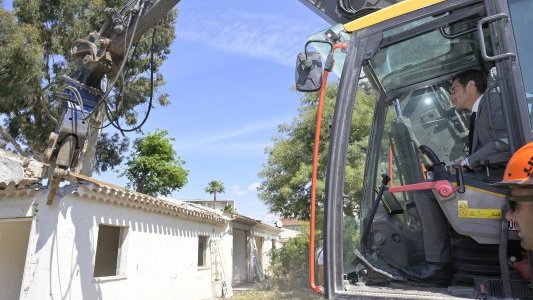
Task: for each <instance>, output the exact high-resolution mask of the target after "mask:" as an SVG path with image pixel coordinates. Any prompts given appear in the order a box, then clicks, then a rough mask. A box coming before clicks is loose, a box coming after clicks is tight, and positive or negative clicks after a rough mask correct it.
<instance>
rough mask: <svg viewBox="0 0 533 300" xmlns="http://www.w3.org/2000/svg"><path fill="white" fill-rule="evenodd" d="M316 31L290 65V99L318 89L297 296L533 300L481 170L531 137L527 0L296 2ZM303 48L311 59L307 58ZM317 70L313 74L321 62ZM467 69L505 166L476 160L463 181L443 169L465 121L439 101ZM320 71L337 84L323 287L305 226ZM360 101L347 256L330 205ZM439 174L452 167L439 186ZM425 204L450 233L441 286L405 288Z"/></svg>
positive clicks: (456, 154) (531, 7)
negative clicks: (498, 120)
mask: <svg viewBox="0 0 533 300" xmlns="http://www.w3.org/2000/svg"><path fill="white" fill-rule="evenodd" d="M301 2H303V3H305V4H306V5H307V6H308V7H310V8H311V9H312V10H313V11H315V12H316V13H317V14H318V15H320V16H321V17H323V18H324V19H325V20H327V21H328V22H330V24H331V25H332V27H331V28H328V29H326V30H323V31H321V32H318V33H316V34H314V35H312V36H311V37H310V39H309V41H308V42H307V44H306V45H305V51H304V52H302V53H300V54H298V57H297V62H296V88H297V89H298V90H299V91H302V92H315V91H319V108H318V115H317V131H316V132H317V133H316V134H317V136H315V143H316V145H315V153H314V155H315V156H314V157H315V162H314V165H313V178H312V197H311V207H310V211H311V219H312V221H311V225H310V227H311V234H310V236H311V237H310V239H311V241H310V250H309V256H310V261H309V263H310V265H311V270H310V285H311V288H313V290H314V291H316V292H319V293H323V294H324V296H325V297H326V298H327V299H458V298H469V299H471V298H475V299H517V298H518V299H533V291H532V290H531V288H530V286H533V285H531V283H530V282H528V281H530V280H531V271H528V270H532V268H531V257H532V256H531V255H529V257H530V259H527V258H528V253H527V251H525V250H524V249H522V248H521V247H520V245H519V241H518V240H519V237H518V236H517V234H516V227H515V225H514V224H512V223H510V222H508V221H507V220H506V219H505V213H506V209H507V206H506V201H505V196H506V193H507V191H506V190H504V189H500V188H497V187H495V186H494V185H493V183H495V182H496V181H498V178H497V175H496V174H495V172H494V170H495V168H494V166H496V165H499V166H505V163H506V161H507V160H508V158H509V155H510V154H512V153H514V152H515V151H516V150H517V149H519V148H520V147H521V146H522V145H524V144H526V143H528V142H530V141H531V140H532V139H533V135H532V128H533V127H532V126H533V54H532V52H531V48H532V47H533V38H532V37H531V34H530V33H528V31H529V30H531V28H533V17H531V16H532V13H533V1H523V0H485V1H483V0H460V1H459V0H404V1H357V0H338V1H327V0H301ZM309 45H313V46H314V48H315V49H316V51H310V50H308V49H307V48H308V47H309ZM323 62H324V63H323ZM468 69H477V70H480V71H483V72H484V73H486V74H488V75H487V81H488V86H489V87H488V89H487V91H486V92H485V93H488V94H489V96H493V97H498V98H499V101H500V102H501V105H502V110H503V115H504V119H505V127H506V130H507V141H506V142H507V144H508V146H507V147H508V149H507V151H508V153H507V155H500V156H490V155H487V157H486V161H485V164H484V166H482V168H481V170H482V171H481V172H479V175H478V176H477V177H476V176H467V174H466V173H464V174H463V172H462V171H461V168H460V167H459V166H458V165H457V162H458V161H461V160H462V159H463V158H464V157H466V156H467V155H468V152H466V151H465V147H464V146H465V145H466V144H467V141H468V135H469V132H468V131H469V126H468V120H469V113H466V112H459V111H457V110H455V108H454V105H453V103H452V102H451V98H450V96H451V95H450V91H451V88H452V87H451V81H452V78H453V76H454V75H456V74H458V73H460V72H462V71H464V70H468ZM330 72H335V73H336V74H337V76H338V77H339V79H338V84H336V85H335V86H336V87H337V98H336V101H335V112H334V116H333V120H332V126H331V131H330V138H329V149H327V151H328V161H327V166H326V168H327V172H326V178H325V181H326V190H325V203H324V228H323V245H324V262H325V283H324V285H323V286H318V285H317V284H315V282H314V271H313V265H314V258H313V256H314V250H313V247H314V242H315V241H314V230H315V225H314V221H313V219H314V217H315V214H316V192H315V188H314V186H315V185H316V176H317V164H318V162H317V157H318V151H319V147H318V141H319V140H320V137H319V135H320V123H321V118H322V117H321V115H320V112H321V105H322V102H323V97H324V92H325V88H326V85H327V78H328V75H329V74H330ZM359 93H367V94H368V95H371V96H372V97H373V99H374V100H375V101H374V108H373V121H372V128H371V132H370V133H369V140H368V146H367V149H366V161H365V171H364V180H363V186H362V196H361V198H360V199H351V200H354V201H357V203H358V205H359V210H358V217H357V218H356V220H357V222H359V228H360V238H359V239H358V240H357V243H358V245H356V246H357V250H355V251H350V252H347V251H345V250H344V249H350V248H351V247H346V246H347V245H345V244H344V243H346V241H350V240H353V239H350V238H345V234H350V233H348V232H344V231H343V228H345V226H344V225H345V222H349V221H350V220H352V219H350V218H348V217H347V215H346V214H345V210H344V203H345V201H346V197H347V195H351V194H353V193H351V191H349V190H347V189H348V186H351V185H347V184H346V182H347V180H348V177H347V176H346V167H347V166H348V164H349V163H350V160H349V157H348V155H347V153H348V151H347V149H348V146H349V143H350V134H351V124H352V117H353V118H357V115H356V114H354V108H356V107H357V105H358V104H359V103H358V102H357V101H356V99H357V98H358V97H357V95H358V94H359ZM451 169H455V170H456V171H455V172H454V173H455V174H453V175H452V172H450V170H451ZM420 191H426V192H430V193H432V194H433V196H434V198H435V201H437V203H438V206H439V208H440V209H441V210H442V212H443V213H444V216H445V218H446V220H447V222H448V225H449V230H450V234H451V242H450V243H451V252H452V256H453V258H452V260H453V267H454V268H453V269H454V271H453V278H452V281H451V284H450V285H447V286H444V287H443V286H435V285H432V284H429V283H425V282H414V281H410V280H407V279H406V278H405V277H404V276H402V273H401V272H399V270H400V269H402V268H405V267H409V266H414V265H417V264H419V263H421V262H423V261H424V240H423V235H422V233H423V230H424V228H423V226H422V224H421V221H420V215H421V214H423V213H424V211H419V210H417V207H416V204H415V201H414V199H415V197H417V193H419V192H420Z"/></svg>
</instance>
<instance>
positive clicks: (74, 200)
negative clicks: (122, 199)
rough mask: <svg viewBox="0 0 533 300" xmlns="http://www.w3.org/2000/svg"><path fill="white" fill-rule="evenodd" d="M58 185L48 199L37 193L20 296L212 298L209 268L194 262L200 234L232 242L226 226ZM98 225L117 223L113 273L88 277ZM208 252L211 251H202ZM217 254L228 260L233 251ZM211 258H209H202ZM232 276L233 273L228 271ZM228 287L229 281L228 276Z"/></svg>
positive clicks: (92, 264)
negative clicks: (119, 233)
mask: <svg viewBox="0 0 533 300" xmlns="http://www.w3.org/2000/svg"><path fill="white" fill-rule="evenodd" d="M68 189H69V188H68V187H67V188H64V189H63V190H61V191H60V193H59V195H58V196H56V198H55V200H54V202H53V203H52V205H46V197H45V196H46V193H43V196H42V197H38V199H37V200H38V201H37V202H38V205H37V208H38V209H37V211H38V212H37V214H36V217H35V221H34V222H33V225H32V229H31V235H30V241H29V245H28V259H27V260H26V265H25V273H24V279H23V284H22V293H21V299H43V295H50V296H49V297H50V298H52V299H65V298H66V299H211V298H212V297H213V296H214V294H213V293H214V292H216V287H215V283H213V282H212V273H211V268H209V267H207V268H205V267H204V268H199V267H198V265H197V261H198V236H199V235H204V236H209V237H210V238H217V239H219V240H220V243H221V245H223V247H227V246H228V244H231V232H230V230H229V228H230V227H229V225H226V224H219V225H209V224H205V223H203V222H201V221H192V220H183V219H178V218H176V217H170V216H166V215H162V214H157V213H152V212H146V211H141V210H138V209H133V208H129V207H124V206H120V205H117V204H110V203H104V202H100V201H98V200H96V199H91V200H88V199H84V198H80V197H78V196H76V195H73V194H71V193H70V192H69V190H68ZM99 224H107V225H112V226H121V227H124V228H126V231H127V235H126V238H125V240H124V243H123V244H122V251H123V252H122V255H121V259H122V261H121V264H120V272H119V274H117V276H110V277H98V278H95V277H93V272H94V263H95V256H96V250H97V240H98V230H99ZM208 252H209V253H210V251H208ZM224 253H225V254H223V255H222V260H223V262H224V266H225V269H226V270H229V269H230V266H231V255H228V253H231V251H225V252H224ZM208 259H209V260H208V261H209V262H210V259H211V258H208ZM230 276H231V275H230ZM229 290H230V293H231V282H229Z"/></svg>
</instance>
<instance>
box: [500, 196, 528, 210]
mask: <svg viewBox="0 0 533 300" xmlns="http://www.w3.org/2000/svg"><path fill="white" fill-rule="evenodd" d="M505 199H506V200H507V206H508V207H509V212H512V213H514V212H516V211H517V210H518V206H519V202H533V196H532V195H527V196H514V197H512V196H507V197H506V198H505Z"/></svg>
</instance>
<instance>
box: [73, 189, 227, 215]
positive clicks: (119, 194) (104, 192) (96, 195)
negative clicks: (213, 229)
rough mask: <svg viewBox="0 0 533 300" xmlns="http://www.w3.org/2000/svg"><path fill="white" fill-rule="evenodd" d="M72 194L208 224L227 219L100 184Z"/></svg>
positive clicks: (181, 204) (178, 203) (187, 206)
mask: <svg viewBox="0 0 533 300" xmlns="http://www.w3.org/2000/svg"><path fill="white" fill-rule="evenodd" d="M73 194H75V195H78V196H80V197H82V198H86V199H90V200H98V201H102V202H108V203H114V204H117V205H124V206H127V207H131V208H136V209H140V210H143V211H148V212H154V213H160V214H165V215H170V216H176V217H180V218H185V219H195V220H202V221H204V222H208V223H226V222H227V219H226V218H225V217H223V216H221V215H220V214H217V213H215V212H212V211H209V210H206V209H202V208H198V207H196V206H192V205H189V204H187V203H184V202H181V201H180V202H174V201H167V200H162V199H159V198H156V197H152V196H148V195H145V194H141V193H137V192H134V191H130V190H127V189H124V188H120V187H116V186H112V185H105V184H102V183H95V182H86V183H81V184H80V186H79V188H78V189H76V190H75V191H74V192H73Z"/></svg>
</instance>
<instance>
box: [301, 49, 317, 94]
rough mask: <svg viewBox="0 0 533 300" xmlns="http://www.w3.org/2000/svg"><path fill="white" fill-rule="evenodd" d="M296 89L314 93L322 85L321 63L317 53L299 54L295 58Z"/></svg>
mask: <svg viewBox="0 0 533 300" xmlns="http://www.w3.org/2000/svg"><path fill="white" fill-rule="evenodd" d="M295 80H296V89H297V90H298V91H300V92H316V91H318V90H319V89H320V84H321V83H322V61H321V59H320V54H319V53H318V52H307V53H305V52H301V53H298V57H297V58H296V72H295Z"/></svg>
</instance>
